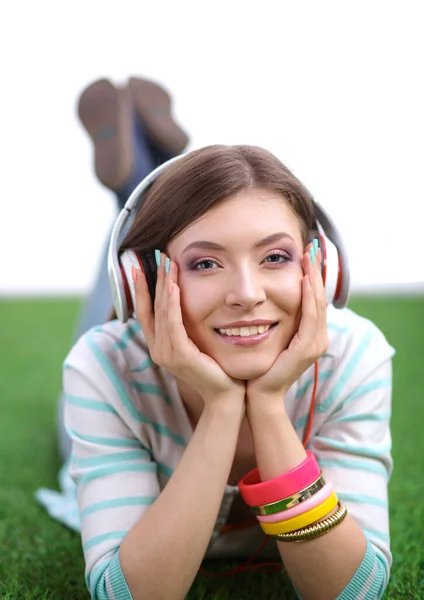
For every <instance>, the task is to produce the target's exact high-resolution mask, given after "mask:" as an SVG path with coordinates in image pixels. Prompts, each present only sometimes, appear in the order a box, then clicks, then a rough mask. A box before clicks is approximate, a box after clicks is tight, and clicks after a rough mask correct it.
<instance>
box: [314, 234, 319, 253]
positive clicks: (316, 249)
mask: <svg viewBox="0 0 424 600" xmlns="http://www.w3.org/2000/svg"><path fill="white" fill-rule="evenodd" d="M313 247H314V252H315V256H316V255H317V254H318V248H319V244H318V240H317V238H315V239H314V241H313Z"/></svg>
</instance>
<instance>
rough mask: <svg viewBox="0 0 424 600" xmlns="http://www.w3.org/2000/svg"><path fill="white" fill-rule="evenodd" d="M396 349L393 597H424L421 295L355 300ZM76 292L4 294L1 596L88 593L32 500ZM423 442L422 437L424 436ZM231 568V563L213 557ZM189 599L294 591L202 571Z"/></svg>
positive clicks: (51, 447) (259, 578)
mask: <svg viewBox="0 0 424 600" xmlns="http://www.w3.org/2000/svg"><path fill="white" fill-rule="evenodd" d="M350 306H351V308H353V309H354V310H357V312H359V313H360V314H363V315H365V316H367V317H369V318H371V319H372V320H373V321H374V322H375V323H376V324H377V325H378V326H379V327H380V328H381V329H382V330H383V331H384V333H385V335H386V337H387V339H388V340H389V342H390V343H391V344H392V345H393V346H394V347H395V348H396V350H397V354H396V357H395V359H394V401H393V417H392V431H393V456H394V465H395V468H394V473H393V477H392V480H391V483H390V514H391V533H392V551H393V555H394V565H393V568H392V576H391V580H390V584H389V588H388V591H387V593H386V595H385V599H387V600H389V599H390V600H395V599H396V600H397V599H407V600H422V599H423V598H424V550H423V548H424V533H423V531H424V502H423V497H424V483H423V473H424V459H423V454H424V452H423V450H424V444H423V437H424V433H423V425H424V335H423V334H424V298H418V297H415V298H372V299H370V298H367V299H365V298H362V299H359V298H357V299H352V300H351V302H350ZM78 308H79V301H78V300H67V301H65V300H61V301H58V300H50V301H49V300H45V301H41V300H31V301H12V300H4V301H0V331H1V345H0V364H1V368H0V398H1V413H0V483H1V485H0V598H1V599H2V600H21V599H22V600H23V599H25V600H27V599H28V600H29V599H31V600H32V599H33V600H35V599H37V600H41V599H43V600H53V599H55V600H56V599H58V600H59V599H60V600H73V599H78V600H79V599H81V600H83V599H88V598H89V596H88V593H87V590H86V587H85V583H84V564H83V558H82V551H81V544H80V540H79V536H78V535H76V534H75V533H73V532H72V531H70V530H68V529H66V528H65V527H63V526H61V525H59V524H58V523H57V522H56V521H53V520H52V519H51V518H50V517H49V516H48V515H47V514H46V513H45V512H44V510H43V509H42V508H41V507H40V506H39V505H38V504H37V503H36V502H35V500H34V491H35V490H36V489H37V488H38V487H40V486H43V487H48V488H56V487H57V479H56V475H57V472H58V469H59V466H60V462H59V458H58V453H57V446H56V435H55V419H56V400H57V395H58V391H59V389H60V385H61V364H62V361H63V359H64V357H65V355H66V354H67V352H68V350H69V347H70V343H71V335H72V331H73V326H74V323H75V318H76V315H77V311H78ZM420 440H421V441H420ZM205 566H206V567H207V568H209V569H210V570H215V571H218V570H227V569H229V568H230V567H232V566H234V563H227V564H224V563H218V564H216V563H213V564H211V563H209V564H207V565H205ZM188 598H189V599H190V600H194V599H196V600H201V599H216V600H227V599H230V598H231V599H237V600H257V599H258V598H260V599H264V600H273V599H275V600H282V599H283V598H285V599H289V600H290V599H294V598H295V596H294V594H293V591H292V589H291V585H290V582H289V581H288V580H287V579H286V578H284V577H282V576H281V575H280V574H268V573H246V574H241V575H237V576H235V577H232V578H222V579H209V578H206V577H204V576H199V577H198V578H197V580H196V582H195V584H194V585H193V587H192V589H191V591H190V594H189V596H188Z"/></svg>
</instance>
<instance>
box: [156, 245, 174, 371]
mask: <svg viewBox="0 0 424 600" xmlns="http://www.w3.org/2000/svg"><path fill="white" fill-rule="evenodd" d="M163 258H164V260H163V265H162V264H161V269H163V284H162V290H161V298H160V308H159V318H158V319H157V321H156V326H157V339H158V340H160V344H161V348H162V352H163V356H164V360H170V358H171V357H172V354H173V352H174V347H173V344H172V340H171V336H170V333H169V323H168V321H169V302H170V282H171V281H174V280H177V278H178V267H177V265H176V263H175V262H173V261H171V260H170V259H169V258H168V257H167V256H166V255H164V257H163ZM166 265H169V267H168V273H166V270H165V266H166Z"/></svg>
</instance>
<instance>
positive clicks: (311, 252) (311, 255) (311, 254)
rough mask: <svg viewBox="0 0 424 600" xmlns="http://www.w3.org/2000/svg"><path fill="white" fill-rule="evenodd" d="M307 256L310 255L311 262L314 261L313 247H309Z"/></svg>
mask: <svg viewBox="0 0 424 600" xmlns="http://www.w3.org/2000/svg"><path fill="white" fill-rule="evenodd" d="M309 256H310V257H311V263H312V264H314V263H315V252H314V249H313V248H309Z"/></svg>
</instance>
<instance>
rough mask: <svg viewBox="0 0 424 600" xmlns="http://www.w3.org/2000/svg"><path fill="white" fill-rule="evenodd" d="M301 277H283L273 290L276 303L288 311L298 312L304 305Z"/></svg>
mask: <svg viewBox="0 0 424 600" xmlns="http://www.w3.org/2000/svg"><path fill="white" fill-rule="evenodd" d="M301 277H302V275H300V276H299V277H283V278H282V279H281V281H279V282H278V286H276V287H275V288H274V290H273V299H274V301H275V303H276V304H278V305H279V306H280V307H281V308H283V309H284V310H286V311H287V310H288V311H297V309H298V308H299V306H300V305H301V303H302V279H301Z"/></svg>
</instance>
